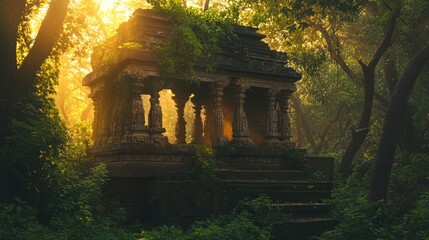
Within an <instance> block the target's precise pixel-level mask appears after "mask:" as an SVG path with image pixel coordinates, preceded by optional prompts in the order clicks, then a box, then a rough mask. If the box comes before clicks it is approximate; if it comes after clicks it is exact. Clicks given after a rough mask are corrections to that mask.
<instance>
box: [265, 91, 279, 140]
mask: <svg viewBox="0 0 429 240" xmlns="http://www.w3.org/2000/svg"><path fill="white" fill-rule="evenodd" d="M278 93H279V90H278V89H277V88H271V89H268V90H267V97H266V100H267V120H266V125H265V137H266V141H265V143H266V145H267V146H277V145H278V144H279V140H278V137H279V133H278V116H277V110H278V109H276V108H277V107H278V106H277V105H276V97H277V94H278Z"/></svg>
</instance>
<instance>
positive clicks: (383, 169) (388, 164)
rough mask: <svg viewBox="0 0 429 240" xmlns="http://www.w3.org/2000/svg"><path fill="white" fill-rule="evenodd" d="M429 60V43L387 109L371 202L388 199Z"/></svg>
mask: <svg viewBox="0 0 429 240" xmlns="http://www.w3.org/2000/svg"><path fill="white" fill-rule="evenodd" d="M428 59H429V42H428V43H427V44H426V46H425V47H424V48H422V49H421V50H420V52H418V53H417V54H416V55H415V56H414V57H413V58H412V59H411V61H410V62H409V64H408V65H407V68H406V69H405V71H404V73H403V74H402V77H401V79H400V80H399V82H398V84H397V85H396V87H395V90H394V92H393V94H392V97H391V99H390V104H389V107H388V108H387V113H386V117H385V119H384V124H383V129H382V132H381V137H380V141H379V143H378V149H377V153H376V156H375V165H374V171H373V174H372V180H371V184H370V187H369V193H368V200H369V201H371V202H374V201H377V200H382V199H386V197H387V188H388V184H389V177H390V171H391V169H392V165H393V159H394V156H395V151H396V146H397V143H398V139H399V135H400V130H401V126H402V123H403V115H404V112H405V109H406V106H407V102H408V98H409V97H410V95H411V91H412V89H413V86H414V83H415V81H416V79H417V77H418V75H419V74H420V71H421V70H422V69H423V67H424V65H425V63H426V62H427V61H428Z"/></svg>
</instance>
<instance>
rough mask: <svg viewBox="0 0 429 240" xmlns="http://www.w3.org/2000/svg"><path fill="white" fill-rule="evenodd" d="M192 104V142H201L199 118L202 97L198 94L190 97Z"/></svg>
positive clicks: (201, 124) (201, 134) (200, 122)
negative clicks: (193, 116)
mask: <svg viewBox="0 0 429 240" xmlns="http://www.w3.org/2000/svg"><path fill="white" fill-rule="evenodd" d="M191 101H192V103H193V104H194V113H195V119H194V125H193V129H192V143H194V144H201V143H202V142H203V121H202V119H201V108H202V98H201V96H200V95H194V96H193V97H192V98H191Z"/></svg>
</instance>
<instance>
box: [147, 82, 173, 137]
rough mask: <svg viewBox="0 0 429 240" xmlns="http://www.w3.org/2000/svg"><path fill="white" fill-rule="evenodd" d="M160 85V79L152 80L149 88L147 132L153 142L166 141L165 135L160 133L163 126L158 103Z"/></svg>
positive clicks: (162, 131)
mask: <svg viewBox="0 0 429 240" xmlns="http://www.w3.org/2000/svg"><path fill="white" fill-rule="evenodd" d="M161 89H162V86H161V82H160V80H157V79H154V80H152V84H151V89H150V99H149V102H150V110H149V119H148V120H149V133H150V138H151V140H152V142H154V143H167V142H168V140H167V137H165V136H163V135H162V134H163V133H164V132H165V128H163V127H162V109H161V105H160V104H159V91H161Z"/></svg>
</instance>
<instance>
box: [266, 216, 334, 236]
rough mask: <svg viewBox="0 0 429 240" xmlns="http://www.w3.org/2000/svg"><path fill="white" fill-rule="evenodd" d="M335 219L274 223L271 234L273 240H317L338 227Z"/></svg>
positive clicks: (310, 219) (307, 219)
mask: <svg viewBox="0 0 429 240" xmlns="http://www.w3.org/2000/svg"><path fill="white" fill-rule="evenodd" d="M336 224H337V223H336V220H335V219H333V218H303V219H296V220H293V221H290V222H285V223H274V224H273V225H272V229H271V234H272V239H273V240H289V239H290V240H308V239H316V238H315V236H317V235H320V234H321V233H323V232H324V231H326V230H329V229H332V228H334V227H335V225H336Z"/></svg>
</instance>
